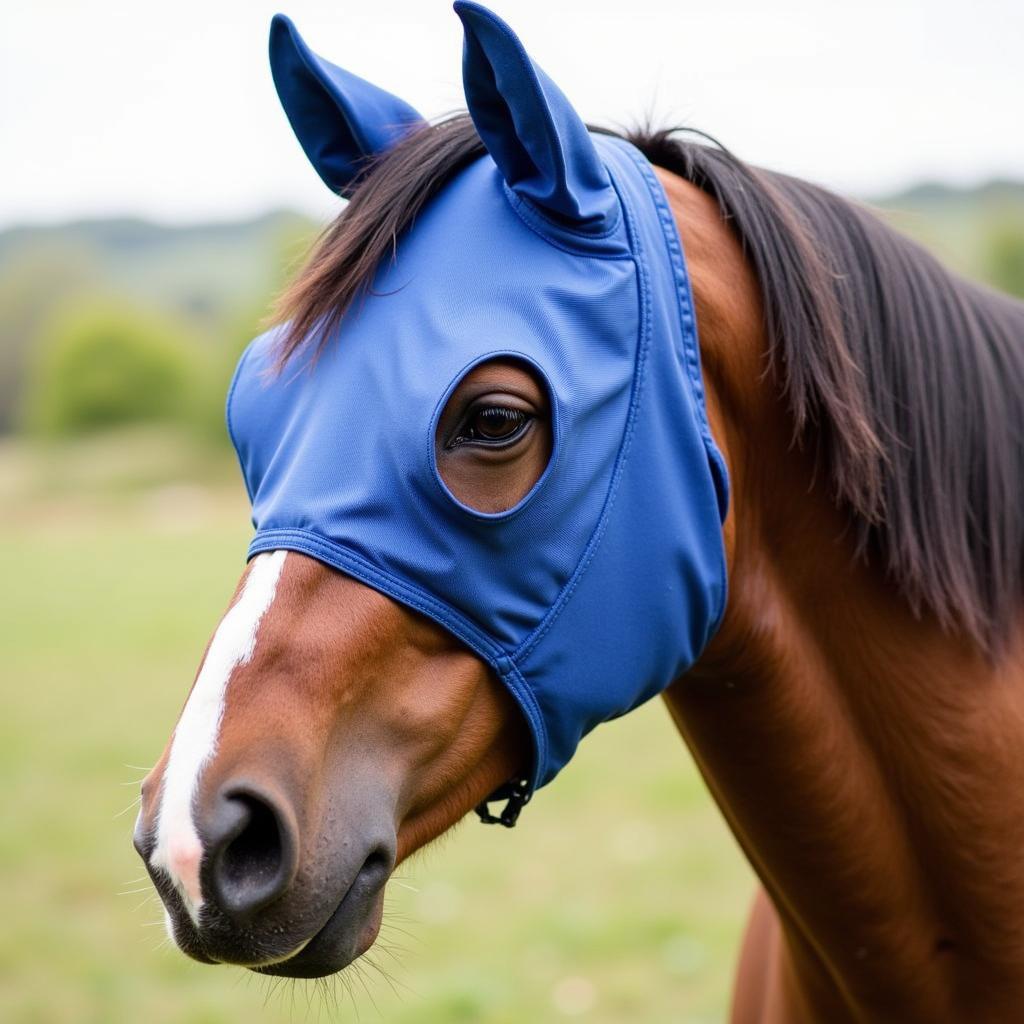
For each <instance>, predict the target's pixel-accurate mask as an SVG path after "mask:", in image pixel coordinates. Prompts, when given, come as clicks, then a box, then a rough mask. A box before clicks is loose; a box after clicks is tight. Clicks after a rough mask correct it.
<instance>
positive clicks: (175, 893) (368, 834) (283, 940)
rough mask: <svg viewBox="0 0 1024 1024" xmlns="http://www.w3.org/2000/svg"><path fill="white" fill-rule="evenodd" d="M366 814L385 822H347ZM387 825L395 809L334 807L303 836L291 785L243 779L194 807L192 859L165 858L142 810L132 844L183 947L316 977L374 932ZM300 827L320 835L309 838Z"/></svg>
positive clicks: (207, 959)
mask: <svg viewBox="0 0 1024 1024" xmlns="http://www.w3.org/2000/svg"><path fill="white" fill-rule="evenodd" d="M359 820H361V821H363V822H367V823H368V822H376V823H377V824H373V825H370V824H363V825H361V826H360V827H359V828H358V830H356V829H354V828H352V827H351V826H349V827H345V826H339V824H338V823H340V822H343V821H348V822H354V821H359ZM390 821H391V819H389V816H388V815H387V814H386V813H379V812H378V813H374V814H370V815H367V814H359V815H355V814H352V813H345V814H342V813H340V808H331V809H329V810H328V812H327V813H325V815H324V816H323V819H322V821H321V822H320V823H319V828H317V829H315V830H313V831H307V832H305V833H304V832H303V829H302V828H301V825H300V822H299V819H298V816H297V814H296V812H295V810H294V807H293V805H292V803H291V802H290V801H289V800H288V799H287V797H286V796H285V795H284V794H283V793H282V792H280V791H278V790H276V789H275V788H274V787H271V786H268V785H266V784H264V783H257V782H255V781H253V780H250V779H235V780H231V781H230V782H228V783H226V784H224V785H222V786H220V787H219V789H217V791H216V792H214V793H213V794H212V795H211V796H210V797H209V798H208V799H206V800H202V799H200V800H198V801H197V803H196V805H195V806H194V808H193V823H194V835H195V836H197V837H198V840H199V848H198V850H196V851H195V853H194V854H193V855H192V856H191V857H186V856H179V855H177V854H176V853H174V852H172V853H171V855H170V856H168V855H167V853H166V851H162V852H161V853H160V854H159V855H157V847H158V842H157V833H156V830H155V828H153V827H152V825H151V824H150V825H149V826H148V827H147V816H146V815H145V813H143V814H142V815H140V819H139V824H138V825H137V827H136V832H135V837H134V842H135V848H136V850H138V852H139V855H140V856H141V857H142V859H143V861H144V862H145V864H146V868H147V870H148V872H149V874H150V877H151V878H152V880H153V884H154V885H155V887H156V889H157V892H158V893H159V894H160V898H161V899H162V901H163V903H164V907H165V908H166V911H167V918H168V931H169V932H170V934H171V935H172V937H173V939H174V941H175V943H176V944H177V946H178V947H179V948H180V949H181V951H182V952H184V953H185V954H187V955H188V956H190V957H192V958H193V959H195V960H198V961H200V962H202V963H230V964H237V965H240V966H244V967H248V968H250V969H251V970H254V971H258V972H260V973H265V974H275V975H284V976H288V977H307V978H309V977H321V976H323V975H327V974H332V973H334V972H335V971H339V970H341V969H342V968H344V967H346V966H348V964H350V963H351V962H352V961H353V960H355V959H356V958H357V957H358V956H360V955H361V954H362V953H364V952H365V951H366V950H367V949H368V948H369V947H370V946H371V945H372V944H373V942H374V940H375V939H376V937H377V932H378V930H379V928H380V923H381V914H382V907H383V892H384V885H385V883H386V882H387V879H388V877H389V876H390V874H391V871H392V869H393V867H394V863H395V847H396V839H395V834H394V828H393V826H392V825H391V824H390ZM303 834H305V835H307V836H312V837H313V841H312V842H307V843H305V844H303V842H302V841H301V836H302V835H303ZM171 846H172V851H173V850H174V849H175V848H174V846H173V842H172V844H171ZM304 846H305V849H304Z"/></svg>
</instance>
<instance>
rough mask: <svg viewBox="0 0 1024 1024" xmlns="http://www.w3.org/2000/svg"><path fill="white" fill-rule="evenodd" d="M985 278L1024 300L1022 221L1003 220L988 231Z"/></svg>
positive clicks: (1023, 237) (1023, 226)
mask: <svg viewBox="0 0 1024 1024" xmlns="http://www.w3.org/2000/svg"><path fill="white" fill-rule="evenodd" d="M987 248H988V253H987V259H986V264H987V266H986V277H987V278H988V279H989V281H991V283H992V284H994V285H995V286H996V287H997V288H1001V289H1002V290H1003V291H1005V292H1009V293H1010V294H1011V295H1019V296H1021V297H1022V298H1024V220H1012V219H1011V220H1003V221H1001V222H999V223H998V224H996V225H995V226H994V227H993V228H991V229H990V231H989V237H988V246H987Z"/></svg>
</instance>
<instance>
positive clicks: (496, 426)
mask: <svg viewBox="0 0 1024 1024" xmlns="http://www.w3.org/2000/svg"><path fill="white" fill-rule="evenodd" d="M532 418H533V417H532V416H530V415H528V414H527V413H525V412H523V411H522V409H513V408H511V407H510V406H507V405H485V406H481V407H480V408H477V409H473V410H472V411H471V412H470V413H469V415H468V416H467V417H466V418H465V420H463V422H462V424H461V426H460V427H459V429H458V431H457V432H456V435H455V437H454V438H452V440H451V441H450V442H449V444H448V447H449V448H456V447H458V446H459V445H462V444H472V443H476V444H480V445H496V444H509V443H510V442H512V441H514V440H516V439H518V437H519V436H520V435H521V434H522V433H523V432H524V431H525V430H526V428H527V427H528V426H529V424H530V421H531V420H532Z"/></svg>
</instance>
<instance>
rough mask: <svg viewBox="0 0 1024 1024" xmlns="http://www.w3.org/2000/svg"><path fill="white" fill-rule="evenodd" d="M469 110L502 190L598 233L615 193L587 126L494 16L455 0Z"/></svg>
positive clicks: (607, 221)
mask: <svg viewBox="0 0 1024 1024" xmlns="http://www.w3.org/2000/svg"><path fill="white" fill-rule="evenodd" d="M455 13H456V14H458V16H459V17H460V18H461V19H462V25H463V28H464V29H465V33H466V39H465V47H464V49H463V57H462V77H463V84H464V87H465V91H466V103H467V105H468V107H469V112H470V114H471V116H472V118H473V123H474V124H475V125H476V130H477V131H478V132H479V133H480V137H481V138H482V139H483V142H484V145H485V146H486V147H487V151H488V152H489V153H490V155H491V157H492V159H493V160H494V162H495V163H496V164H497V165H498V168H499V169H500V171H501V173H502V175H503V176H504V178H505V181H506V182H507V183H508V185H509V187H510V188H511V189H512V190H513V191H514V192H516V193H517V194H518V195H521V196H524V197H525V198H527V199H529V200H531V201H532V202H533V203H535V204H536V205H537V206H539V207H540V208H541V209H542V210H544V211H545V212H547V213H549V214H552V215H553V216H554V217H556V218H558V219H560V220H562V221H566V222H568V223H570V224H571V225H573V226H574V227H575V228H577V229H579V230H584V231H587V232H594V233H600V232H601V231H603V230H605V229H606V228H608V227H609V226H610V225H611V223H612V222H613V220H614V219H615V217H616V215H617V207H618V197H617V196H616V194H615V190H614V189H613V188H612V184H611V181H610V179H609V177H608V172H607V171H606V170H605V167H604V164H603V163H602V162H601V158H600V157H599V156H598V154H597V150H596V149H595V147H594V143H593V141H592V140H591V138H590V134H589V133H588V132H587V128H586V125H584V123H583V121H582V120H580V117H579V115H578V114H577V113H576V111H575V110H573V108H572V106H571V105H570V103H569V101H568V100H567V99H566V98H565V96H564V94H563V93H562V91H561V90H560V89H559V88H558V86H557V85H555V83H554V82H552V81H551V79H550V78H548V76H547V75H546V74H544V72H543V71H542V70H541V69H540V68H539V67H537V65H536V64H534V63H533V61H532V60H531V59H530V57H529V55H528V54H527V52H526V50H525V49H524V48H523V44H522V43H521V42H520V41H519V39H518V38H517V37H516V35H515V33H514V32H513V31H512V29H510V28H509V27H508V25H506V24H505V23H504V22H503V21H502V20H501V19H500V18H499V17H498V16H497V15H495V14H493V13H492V12H491V11H489V10H487V8H485V7H481V6H480V5H479V4H476V3H470V2H468V0H458V2H457V3H456V4H455Z"/></svg>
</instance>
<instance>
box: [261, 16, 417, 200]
mask: <svg viewBox="0 0 1024 1024" xmlns="http://www.w3.org/2000/svg"><path fill="white" fill-rule="evenodd" d="M270 70H271V73H272V74H273V76H274V85H275V86H276V88H277V95H278V96H279V97H280V99H281V105H282V106H283V107H284V112H285V114H287V115H288V120H289V122H290V123H291V126H292V129H293V131H294V132H295V134H296V136H297V137H298V140H299V142H300V143H301V144H302V148H303V150H305V153H306V156H307V157H309V161H310V163H311V164H312V165H313V167H314V168H315V169H316V172H317V174H319V175H320V177H321V178H323V180H324V182H325V183H326V184H327V187H328V188H330V189H331V190H332V191H334V192H339V193H341V194H342V195H345V194H346V192H347V190H348V188H349V186H350V185H351V184H352V181H353V180H354V179H355V178H356V177H357V175H358V174H359V173H360V171H361V170H362V169H363V168H364V166H365V164H366V161H367V160H368V159H370V158H372V157H374V156H376V155H377V154H379V153H383V152H385V151H386V150H388V149H390V148H391V147H392V146H393V145H395V143H396V142H398V140H399V139H401V138H402V136H403V135H405V134H406V133H407V132H409V131H410V130H412V129H414V128H416V127H417V126H418V125H421V124H424V123H425V122H424V120H423V118H422V117H421V116H420V115H419V114H418V113H417V112H416V111H415V110H414V109H413V108H412V107H410V106H409V104H408V103H405V102H404V101H402V100H400V99H399V98H398V97H397V96H392V95H391V93H389V92H385V91H384V90H383V89H378V88H377V86H375V85H371V84H370V83H369V82H366V81H363V79H361V78H358V77H357V76H356V75H353V74H351V72H348V71H345V70H343V69H342V68H339V67H337V66H336V65H334V64H331V63H330V62H329V61H326V60H324V59H323V58H322V57H318V56H317V55H316V54H315V53H313V51H312V50H311V49H310V48H309V47H308V46H307V45H306V43H305V41H304V40H303V38H302V36H300V35H299V33H298V30H297V29H296V28H295V26H294V25H293V24H292V22H291V20H290V19H289V18H286V17H285V16H284V15H283V14H277V15H275V16H274V20H273V21H272V22H271V23H270Z"/></svg>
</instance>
